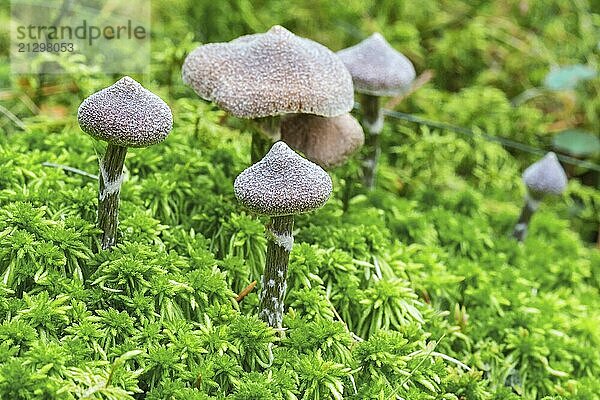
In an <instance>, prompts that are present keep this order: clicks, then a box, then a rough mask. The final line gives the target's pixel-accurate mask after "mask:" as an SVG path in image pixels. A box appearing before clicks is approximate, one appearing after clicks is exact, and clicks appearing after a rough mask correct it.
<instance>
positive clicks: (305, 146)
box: [281, 114, 365, 168]
mask: <svg viewBox="0 0 600 400" xmlns="http://www.w3.org/2000/svg"><path fill="white" fill-rule="evenodd" d="M281 140H283V141H284V142H286V143H287V144H288V145H289V146H290V147H292V148H293V149H294V150H297V151H300V152H302V153H304V155H305V156H306V157H307V158H308V159H309V160H311V161H313V162H315V163H317V164H319V165H320V166H322V167H323V168H332V167H336V166H338V165H341V164H343V163H344V162H345V161H346V160H347V159H348V158H349V157H350V156H351V155H352V154H353V153H354V152H355V151H356V150H357V149H359V148H360V146H362V145H363V143H364V142H365V135H364V133H363V130H362V127H361V126H360V124H359V123H358V121H357V120H356V119H354V117H352V116H351V115H350V114H344V115H340V116H338V117H331V118H326V117H319V116H317V115H308V114H296V115H293V116H289V117H286V118H284V119H283V120H282V121H281Z"/></svg>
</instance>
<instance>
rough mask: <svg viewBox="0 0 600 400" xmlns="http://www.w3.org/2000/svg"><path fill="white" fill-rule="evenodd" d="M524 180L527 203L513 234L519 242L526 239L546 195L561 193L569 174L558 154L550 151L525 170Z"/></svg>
mask: <svg viewBox="0 0 600 400" xmlns="http://www.w3.org/2000/svg"><path fill="white" fill-rule="evenodd" d="M523 182H524V183H525V186H526V187H527V195H526V197H525V205H524V206H523V209H522V210H521V215H520V217H519V221H518V222H517V224H516V225H515V229H514V231H513V236H514V238H515V239H517V240H518V241H519V242H522V241H523V240H525V236H527V228H528V227H529V221H530V220H531V217H532V216H533V214H534V213H535V211H536V210H537V209H538V207H539V205H540V202H541V201H542V199H543V197H544V196H545V195H560V194H561V193H562V192H564V190H565V188H566V187H567V175H566V174H565V170H564V169H563V167H562V166H561V165H560V162H559V161H558V158H557V157H556V154H554V153H553V152H549V153H548V154H546V155H545V156H544V158H542V159H541V160H539V161H537V162H535V163H533V164H531V165H530V166H529V167H528V168H527V169H526V170H525V172H523Z"/></svg>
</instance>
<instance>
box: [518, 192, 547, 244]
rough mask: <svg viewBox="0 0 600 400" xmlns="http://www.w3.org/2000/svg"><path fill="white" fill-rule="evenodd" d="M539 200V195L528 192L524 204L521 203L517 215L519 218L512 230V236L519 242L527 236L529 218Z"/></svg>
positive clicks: (540, 198) (538, 204)
mask: <svg viewBox="0 0 600 400" xmlns="http://www.w3.org/2000/svg"><path fill="white" fill-rule="evenodd" d="M541 200H542V197H541V195H540V196H532V195H530V194H529V193H528V194H527V196H526V197H525V204H524V205H523V209H522V210H521V215H520V216H519V220H518V221H517V224H516V225H515V229H514V231H513V237H514V238H515V239H517V240H518V241H519V242H522V241H523V240H525V237H526V236H527V229H528V228H529V221H530V220H531V217H532V216H533V214H534V213H535V211H536V210H537V209H538V208H539V206H540V202H541Z"/></svg>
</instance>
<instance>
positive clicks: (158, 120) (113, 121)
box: [77, 76, 173, 250]
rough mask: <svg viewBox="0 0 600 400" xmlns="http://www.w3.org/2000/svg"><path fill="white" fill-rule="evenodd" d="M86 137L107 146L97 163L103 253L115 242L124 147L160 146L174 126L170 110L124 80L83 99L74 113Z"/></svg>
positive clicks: (147, 91) (142, 88)
mask: <svg viewBox="0 0 600 400" xmlns="http://www.w3.org/2000/svg"><path fill="white" fill-rule="evenodd" d="M77 119H78V120H79V126H80V127H81V129H82V130H83V131H84V132H85V133H87V134H88V135H90V136H92V137H94V138H96V139H100V140H103V141H105V142H107V143H108V146H107V148H106V153H105V154H104V156H103V157H102V158H101V159H100V177H99V179H100V189H99V194H98V227H99V228H100V229H101V230H102V239H101V246H102V249H103V250H106V249H108V248H110V247H112V246H114V245H115V244H116V242H117V227H118V223H119V221H118V220H119V218H118V217H119V194H120V192H121V184H122V182H123V165H124V163H125V156H126V154H127V147H148V146H151V145H153V144H156V143H160V142H162V141H163V140H164V139H165V138H166V137H167V135H168V134H169V132H170V131H171V128H172V126H173V115H172V113H171V109H170V108H169V106H168V105H167V104H166V103H165V102H164V101H162V100H161V99H160V97H158V96H157V95H155V94H154V93H152V92H150V91H149V90H147V89H145V88H144V87H143V86H142V85H140V84H139V83H138V82H136V81H135V80H134V79H132V78H130V77H128V76H125V77H123V78H121V79H120V80H119V81H117V82H116V83H115V84H113V85H112V86H109V87H107V88H105V89H102V90H100V91H99V92H96V93H94V94H92V95H91V96H90V97H88V98H87V99H85V100H84V101H83V103H81V105H80V106H79V110H78V112H77Z"/></svg>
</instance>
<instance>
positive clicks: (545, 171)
mask: <svg viewBox="0 0 600 400" xmlns="http://www.w3.org/2000/svg"><path fill="white" fill-rule="evenodd" d="M523 182H525V186H527V189H528V190H529V191H530V192H533V193H539V194H554V195H559V194H561V193H562V192H563V191H564V190H565V188H566V187H567V182H568V179H567V174H566V173H565V170H564V169H563V167H562V165H560V162H559V161H558V158H557V157H556V154H554V153H553V152H549V153H548V154H546V155H545V156H544V158H542V159H541V160H539V161H537V162H535V163H533V164H531V165H530V166H529V167H527V169H526V170H525V172H523Z"/></svg>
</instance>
